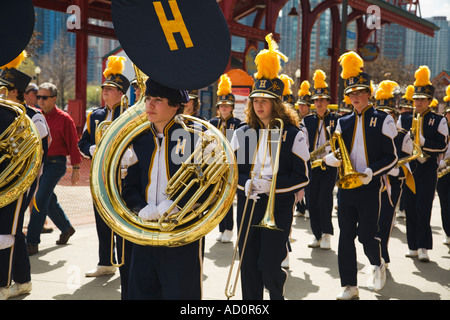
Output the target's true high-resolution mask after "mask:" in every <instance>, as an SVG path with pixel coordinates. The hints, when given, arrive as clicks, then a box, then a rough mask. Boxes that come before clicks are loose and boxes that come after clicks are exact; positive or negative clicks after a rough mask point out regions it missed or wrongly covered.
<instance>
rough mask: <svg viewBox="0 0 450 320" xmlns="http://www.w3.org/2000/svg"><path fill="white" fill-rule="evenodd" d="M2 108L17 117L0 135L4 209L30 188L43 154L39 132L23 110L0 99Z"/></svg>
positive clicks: (0, 187) (0, 200)
mask: <svg viewBox="0 0 450 320" xmlns="http://www.w3.org/2000/svg"><path fill="white" fill-rule="evenodd" d="M3 88H4V87H2V88H0V90H1V89H3ZM5 89H6V88H5ZM0 108H2V109H7V110H10V111H11V112H13V113H14V114H15V119H14V120H13V122H12V123H11V124H10V125H9V126H8V128H7V129H6V130H4V131H3V132H2V133H1V134H0V165H1V166H2V167H3V166H4V169H3V170H2V171H1V172H0V208H1V207H4V206H6V205H8V204H10V203H11V202H13V201H15V200H16V199H17V198H19V197H20V196H21V195H22V194H24V193H25V192H26V191H27V190H28V189H29V188H30V186H31V184H32V183H33V182H34V180H35V179H36V177H37V175H38V173H39V170H40V168H41V164H42V155H43V151H42V142H41V138H40V135H39V132H38V130H37V128H36V126H35V125H34V123H33V121H31V119H30V118H29V117H28V116H27V114H26V109H25V107H24V106H23V105H21V104H18V103H15V102H12V101H9V100H5V99H3V98H2V97H0Z"/></svg>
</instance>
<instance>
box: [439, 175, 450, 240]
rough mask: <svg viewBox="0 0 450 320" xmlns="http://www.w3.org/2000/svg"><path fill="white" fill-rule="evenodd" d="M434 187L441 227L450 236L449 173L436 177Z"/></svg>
mask: <svg viewBox="0 0 450 320" xmlns="http://www.w3.org/2000/svg"><path fill="white" fill-rule="evenodd" d="M436 189H437V193H438V196H439V201H440V204H441V217H442V228H443V229H444V232H445V235H446V236H447V237H450V173H447V174H446V175H445V176H443V177H441V178H439V179H438V182H437V187H436Z"/></svg>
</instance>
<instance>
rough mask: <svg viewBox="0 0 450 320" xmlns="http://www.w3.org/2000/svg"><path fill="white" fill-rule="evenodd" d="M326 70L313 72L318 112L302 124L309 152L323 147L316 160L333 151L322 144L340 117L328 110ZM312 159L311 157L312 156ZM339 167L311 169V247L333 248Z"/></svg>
mask: <svg viewBox="0 0 450 320" xmlns="http://www.w3.org/2000/svg"><path fill="white" fill-rule="evenodd" d="M325 78H326V75H325V72H323V71H322V70H316V71H315V72H314V77H313V80H314V92H313V95H312V97H311V100H312V101H313V102H314V106H315V107H316V113H314V114H310V115H307V116H306V117H304V118H303V121H302V124H303V125H304V126H305V128H306V130H307V131H308V145H309V152H310V153H311V152H313V151H314V150H317V149H319V148H320V147H322V148H323V151H321V152H320V154H318V155H317V157H316V159H322V158H323V157H324V156H325V155H326V154H327V153H328V152H329V150H330V148H329V147H326V148H324V147H323V146H324V145H325V144H326V143H327V142H328V141H329V139H330V136H331V135H332V134H333V132H334V130H335V129H336V125H337V120H338V118H339V116H338V115H337V114H336V113H335V112H331V110H330V109H328V105H329V104H330V100H331V96H330V92H329V89H328V85H327V83H326V82H325ZM311 161H312V159H311ZM336 175H337V169H336V168H335V167H329V166H328V167H326V168H321V167H320V166H319V167H315V168H312V169H311V175H310V180H311V181H310V183H309V185H308V186H307V187H306V188H305V189H306V198H307V203H308V204H309V208H308V209H309V215H310V223H311V230H312V232H313V234H314V239H313V241H311V242H310V243H308V247H310V248H318V247H320V248H321V249H325V250H327V249H330V248H331V243H330V241H331V235H333V224H332V222H331V213H332V210H333V189H334V185H335V182H336Z"/></svg>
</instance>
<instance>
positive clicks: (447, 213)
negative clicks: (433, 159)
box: [436, 85, 450, 245]
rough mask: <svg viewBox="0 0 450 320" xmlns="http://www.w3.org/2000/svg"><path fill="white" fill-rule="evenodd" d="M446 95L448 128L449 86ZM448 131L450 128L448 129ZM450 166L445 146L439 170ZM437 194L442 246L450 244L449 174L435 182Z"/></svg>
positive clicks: (449, 119) (448, 121) (449, 123)
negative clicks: (442, 236)
mask: <svg viewBox="0 0 450 320" xmlns="http://www.w3.org/2000/svg"><path fill="white" fill-rule="evenodd" d="M446 91H447V95H446V96H445V97H444V101H445V102H446V106H445V109H444V116H445V117H446V118H447V125H448V126H450V85H449V86H448V87H447V90H446ZM449 129H450V128H449ZM449 131H450V130H449ZM449 166H450V148H449V145H448V144H447V151H446V152H445V154H444V157H443V159H442V160H440V161H439V170H444V169H446V168H447V169H448V168H449ZM436 189H437V193H438V196H439V201H440V204H441V218H442V228H443V229H444V232H445V235H446V237H445V239H444V241H443V242H442V243H443V244H446V245H449V244H450V174H448V173H447V174H444V175H443V176H441V177H439V179H438V182H437V187H436Z"/></svg>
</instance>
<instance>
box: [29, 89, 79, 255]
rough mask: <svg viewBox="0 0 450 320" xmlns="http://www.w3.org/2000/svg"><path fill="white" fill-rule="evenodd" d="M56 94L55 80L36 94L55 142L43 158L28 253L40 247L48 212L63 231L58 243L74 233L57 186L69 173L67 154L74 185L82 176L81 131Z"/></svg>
mask: <svg viewBox="0 0 450 320" xmlns="http://www.w3.org/2000/svg"><path fill="white" fill-rule="evenodd" d="M57 94H58V91H57V88H56V86H55V85H54V84H51V83H48V82H46V83H43V84H41V85H40V86H39V91H38V95H37V98H38V102H39V105H40V106H41V108H42V112H43V113H44V115H45V118H46V120H47V123H48V126H49V128H50V135H51V138H52V142H51V145H50V147H49V150H48V154H47V158H46V159H45V160H44V169H43V173H42V176H41V178H40V180H39V187H38V191H37V193H36V207H37V208H36V207H35V208H33V210H32V212H31V216H30V221H29V223H28V234H27V244H28V254H29V255H33V254H36V253H37V252H38V251H39V250H38V245H39V243H40V235H41V231H42V227H43V226H44V222H45V218H46V216H47V215H48V216H49V217H50V219H51V220H52V221H53V223H54V224H55V225H56V226H57V227H58V229H60V230H61V235H60V237H59V240H57V241H56V244H59V245H61V244H66V243H67V241H68V240H69V238H70V237H71V236H72V235H73V234H74V233H75V229H74V228H73V227H72V225H71V223H70V221H69V219H68V218H67V216H66V215H65V213H64V210H63V209H62V208H61V206H60V205H59V203H58V198H57V197H56V194H55V193H54V189H55V186H56V184H57V183H58V181H59V180H60V179H61V178H62V177H63V176H64V174H65V173H66V156H70V163H71V165H72V169H73V171H72V178H71V180H72V185H75V184H77V183H78V181H79V180H80V172H79V169H80V167H79V164H80V163H81V154H80V151H79V150H78V145H77V144H78V135H77V131H76V127H75V122H74V121H73V119H72V118H71V117H70V116H69V115H68V114H67V113H66V112H64V111H62V110H60V109H59V108H58V107H57V106H56V104H55V102H56V96H57Z"/></svg>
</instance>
